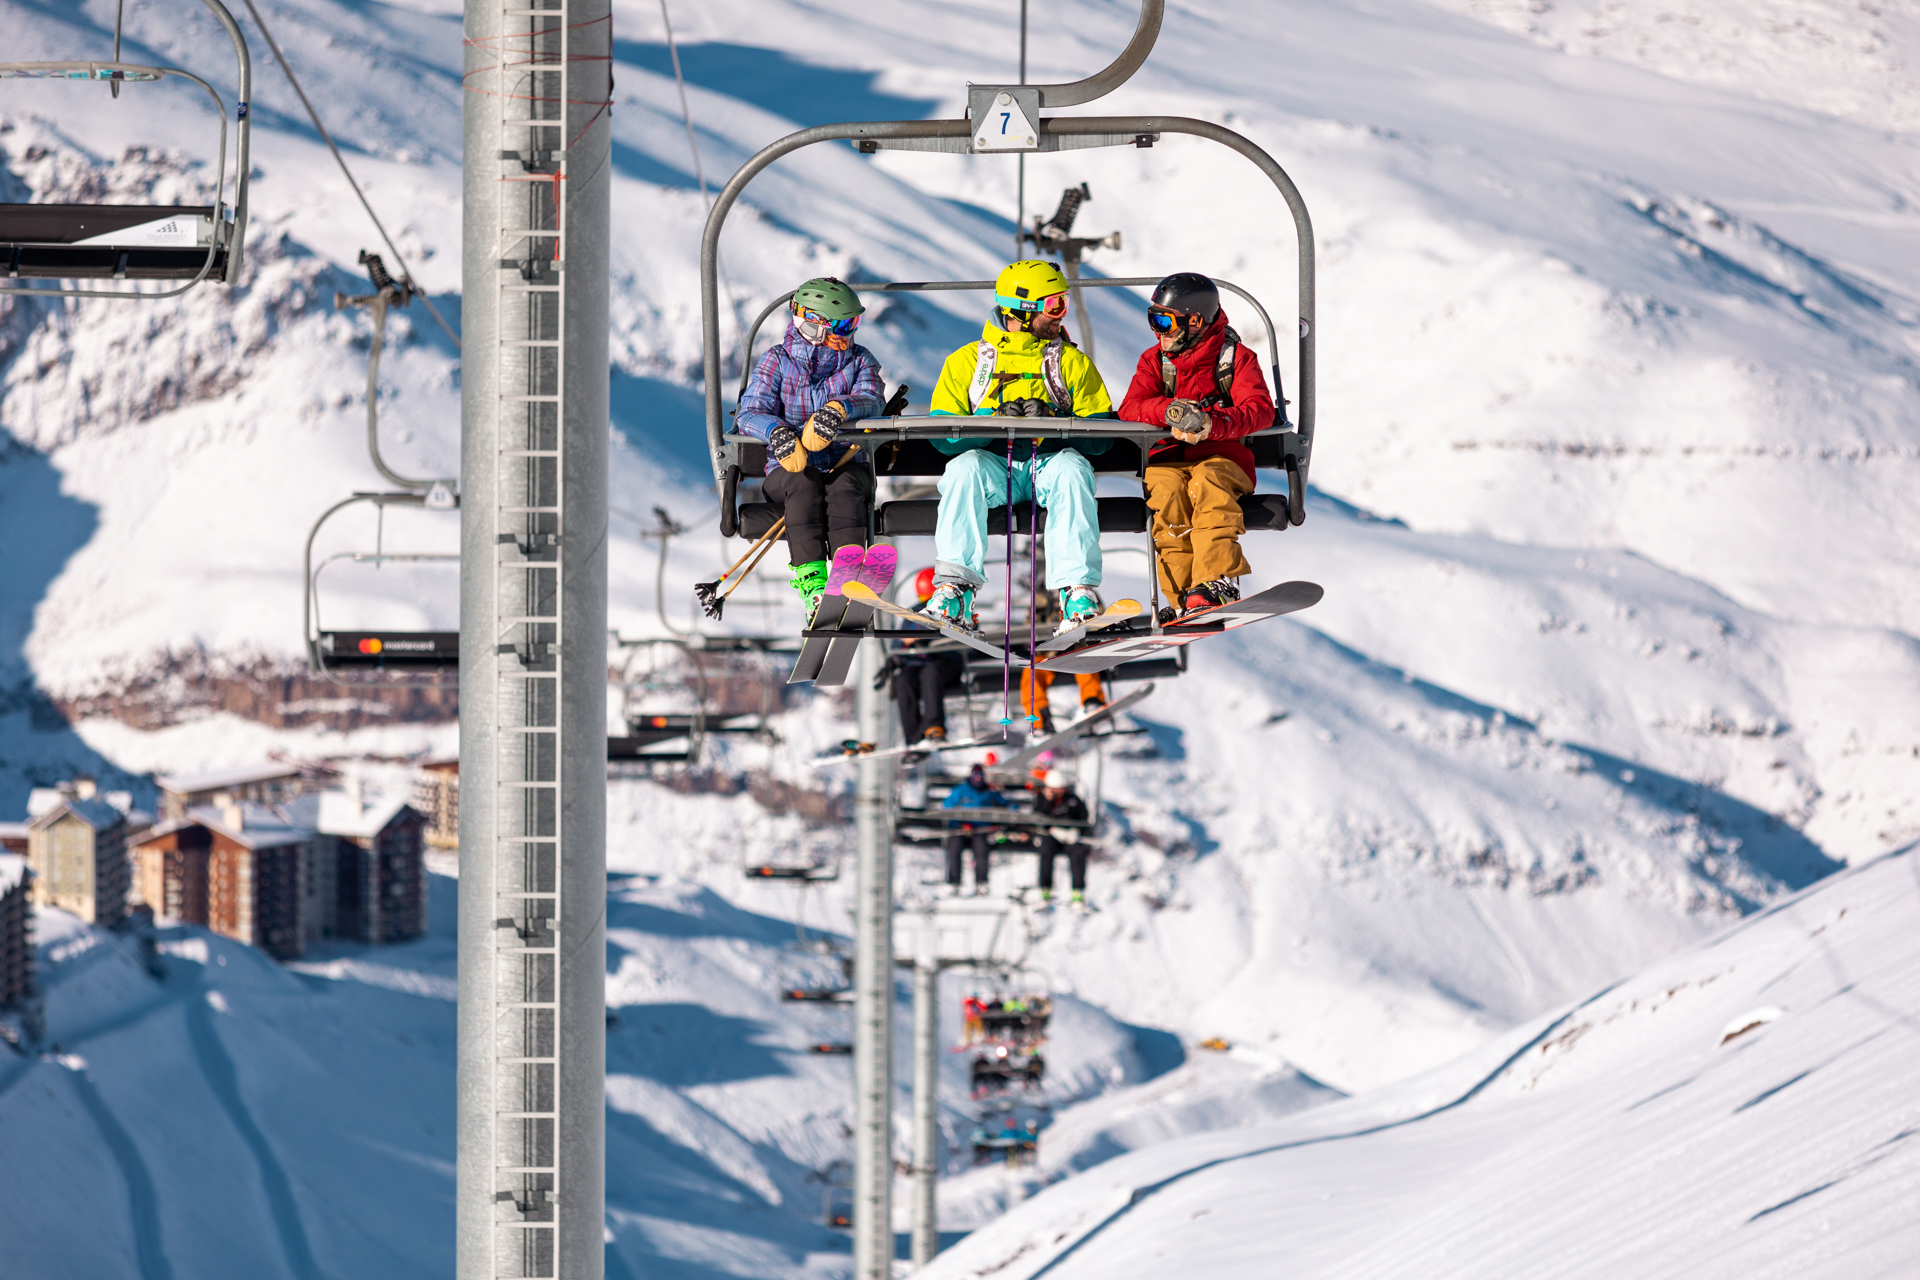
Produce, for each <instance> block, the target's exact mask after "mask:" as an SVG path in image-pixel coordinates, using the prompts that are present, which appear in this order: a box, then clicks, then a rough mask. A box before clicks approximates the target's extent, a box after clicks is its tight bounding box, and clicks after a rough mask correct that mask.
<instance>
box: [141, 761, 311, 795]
mask: <svg viewBox="0 0 1920 1280" xmlns="http://www.w3.org/2000/svg"><path fill="white" fill-rule="evenodd" d="M301 776H302V770H301V768H300V766H299V765H297V764H280V763H277V762H276V763H274V764H253V765H248V766H246V767H245V768H242V769H216V770H214V771H212V772H210V773H176V774H171V775H169V776H167V777H164V778H155V779H154V781H155V782H158V783H159V784H160V789H161V790H163V791H171V792H173V793H174V794H175V795H197V794H199V793H200V792H202V791H224V790H226V789H227V788H228V787H244V786H246V785H247V784H248V783H252V782H272V781H274V780H275V779H279V778H298V777H301Z"/></svg>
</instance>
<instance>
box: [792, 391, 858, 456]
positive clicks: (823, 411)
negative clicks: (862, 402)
mask: <svg viewBox="0 0 1920 1280" xmlns="http://www.w3.org/2000/svg"><path fill="white" fill-rule="evenodd" d="M846 420H847V408H846V406H845V405H843V404H841V403H840V402H839V401H838V400H829V401H827V402H826V403H825V404H823V405H821V406H820V407H819V408H818V409H816V410H814V412H813V416H812V417H811V418H808V419H807V421H806V425H805V426H803V427H802V428H801V429H800V443H801V444H803V445H805V446H806V449H807V452H808V453H818V452H820V450H822V449H824V448H826V447H827V446H828V445H830V444H832V443H833V438H834V437H835V436H837V435H839V434H840V428H841V426H842V425H843V424H845V422H846Z"/></svg>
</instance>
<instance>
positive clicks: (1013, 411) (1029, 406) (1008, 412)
mask: <svg viewBox="0 0 1920 1280" xmlns="http://www.w3.org/2000/svg"><path fill="white" fill-rule="evenodd" d="M994 413H995V414H997V415H998V416H1000V417H1003V418H1043V417H1045V416H1046V413H1047V406H1045V405H1044V404H1042V403H1040V402H1039V401H1038V400H1007V401H1003V402H1002V403H1001V405H1000V407H999V408H998V409H995V410H994Z"/></svg>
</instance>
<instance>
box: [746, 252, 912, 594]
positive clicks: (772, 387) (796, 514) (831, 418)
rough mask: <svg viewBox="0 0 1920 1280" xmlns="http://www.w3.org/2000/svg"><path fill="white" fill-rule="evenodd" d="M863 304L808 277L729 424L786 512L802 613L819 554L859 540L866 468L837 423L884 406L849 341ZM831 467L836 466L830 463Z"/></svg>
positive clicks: (867, 360) (866, 497)
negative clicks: (747, 441) (744, 439)
mask: <svg viewBox="0 0 1920 1280" xmlns="http://www.w3.org/2000/svg"><path fill="white" fill-rule="evenodd" d="M865 310H866V307H865V306H864V305H863V304H862V303H861V301H860V298H859V295H857V294H855V293H854V291H853V290H852V289H849V288H848V287H847V286H846V285H845V284H843V283H842V282H841V281H839V280H835V279H833V278H832V277H830V276H823V277H820V278H819V279H815V280H809V281H807V282H806V283H805V284H803V285H801V286H800V287H799V288H798V289H795V290H794V291H793V300H792V301H791V302H789V303H788V304H787V311H788V316H787V333H786V336H785V337H784V338H782V339H781V340H780V342H779V343H778V344H776V345H775V346H773V347H771V348H769V349H768V350H767V352H766V353H765V354H764V355H762V356H761V357H760V359H759V360H758V362H756V363H755V364H754V366H753V376H752V377H751V378H750V379H748V381H747V393H746V394H745V395H743V396H741V397H740V413H739V415H738V416H737V417H736V418H735V419H734V426H735V428H736V429H737V430H739V431H740V432H741V434H743V435H749V436H752V437H753V438H754V439H756V440H763V441H765V442H766V446H767V478H766V484H765V487H764V488H765V493H766V497H767V501H768V502H770V503H773V504H774V505H775V506H777V507H779V508H780V509H781V510H782V512H783V513H784V514H785V516H786V519H787V557H788V560H789V562H790V565H791V568H792V570H793V576H792V578H791V583H792V586H793V589H794V590H795V591H797V592H799V593H800V599H801V602H802V604H803V605H804V606H805V608H806V611H807V616H808V617H809V618H811V617H812V616H813V612H814V609H815V608H816V607H817V606H818V605H819V603H820V597H821V594H822V593H823V592H825V591H826V589H827V557H828V556H829V555H831V554H832V553H833V552H834V551H838V550H839V549H840V548H841V547H857V546H864V545H866V541H867V514H866V513H867V504H868V503H869V502H870V501H871V500H872V498H873V474H872V473H871V472H870V471H868V470H867V468H865V467H863V466H861V465H859V464H858V463H857V462H855V461H853V460H851V459H847V460H846V465H845V466H841V465H840V463H841V461H842V460H843V459H845V458H846V454H847V451H848V450H849V449H852V448H854V447H855V446H854V445H853V444H852V443H851V442H849V441H845V440H840V439H837V437H838V435H839V429H840V428H841V427H842V426H844V425H846V424H847V423H849V422H852V421H853V420H855V419H856V418H869V417H873V416H874V415H876V414H878V413H880V412H881V411H882V409H884V408H885V405H886V387H885V384H883V383H882V382H881V380H880V362H879V361H878V360H876V359H875V358H874V356H873V353H872V352H871V351H868V350H867V349H866V348H865V347H863V346H859V345H858V344H856V343H855V342H854V341H853V334H854V331H855V330H856V329H858V328H859V327H860V316H861V313H862V312H864V311H865ZM836 468H837V469H836Z"/></svg>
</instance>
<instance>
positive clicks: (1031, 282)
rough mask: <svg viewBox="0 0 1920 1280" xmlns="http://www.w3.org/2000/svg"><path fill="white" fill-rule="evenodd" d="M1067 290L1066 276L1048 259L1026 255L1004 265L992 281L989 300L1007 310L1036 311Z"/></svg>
mask: <svg viewBox="0 0 1920 1280" xmlns="http://www.w3.org/2000/svg"><path fill="white" fill-rule="evenodd" d="M1066 291H1067V278H1066V277H1065V276H1063V275H1061V274H1060V268H1058V267H1056V266H1054V265H1053V264H1052V263H1051V262H1044V261H1041V260H1040V259H1037V258H1028V259H1026V260H1025V261H1022V262H1015V263H1011V264H1009V265H1008V267H1007V269H1006V270H1004V271H1002V272H1001V273H1000V277H999V279H997V280H995V281H994V282H993V300H994V301H995V302H997V303H999V304H1000V306H1001V307H1002V308H1003V309H1005V310H1007V311H1028V312H1031V311H1038V310H1040V309H1041V308H1042V306H1043V305H1044V304H1045V302H1046V300H1047V299H1048V298H1051V297H1055V296H1057V295H1059V294H1062V293H1065V292H1066Z"/></svg>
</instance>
